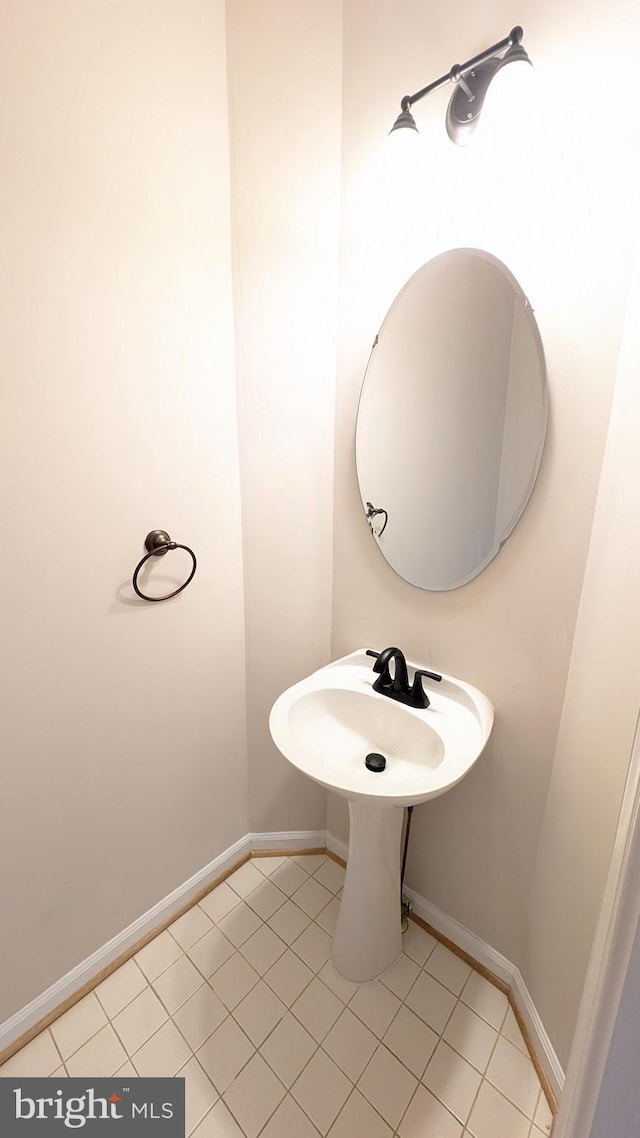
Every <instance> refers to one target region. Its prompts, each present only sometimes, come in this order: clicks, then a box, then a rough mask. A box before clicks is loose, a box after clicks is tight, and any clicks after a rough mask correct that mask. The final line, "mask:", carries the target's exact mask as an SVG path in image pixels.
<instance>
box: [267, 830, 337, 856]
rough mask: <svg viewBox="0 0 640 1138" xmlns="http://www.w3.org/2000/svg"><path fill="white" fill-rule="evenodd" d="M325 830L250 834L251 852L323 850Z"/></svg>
mask: <svg viewBox="0 0 640 1138" xmlns="http://www.w3.org/2000/svg"><path fill="white" fill-rule="evenodd" d="M326 837H327V835H326V831H325V830H288V831H285V832H283V833H280V834H277V833H276V834H252V835H251V850H252V852H253V853H260V851H261V850H313V849H324V847H325V845H326Z"/></svg>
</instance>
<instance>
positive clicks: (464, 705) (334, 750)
mask: <svg viewBox="0 0 640 1138" xmlns="http://www.w3.org/2000/svg"><path fill="white" fill-rule="evenodd" d="M417 666H418V665H415V664H411V663H409V681H410V682H411V681H412V680H413V671H414V668H415V667H417ZM376 679H377V675H376V673H374V671H373V661H372V659H371V657H370V656H367V655H366V652H365V650H364V649H360V650H359V651H357V652H352V653H351V655H349V656H344V657H343V658H342V659H341V660H336V661H335V663H333V664H328V665H327V666H326V667H325V668H320V669H319V670H318V671H317V672H314V673H313V675H311V676H308V677H307V679H306V680H301V681H300V683H298V684H294V685H293V687H290V688H288V690H287V691H285V692H283V694H282V695H281V696H280V697H279V698H278V699H277V700H276V702H275V703H274V705H273V708H272V710H271V716H270V718H269V727H270V728H271V734H272V736H273V740H274V743H275V744H276V746H277V747H278V748H279V750H280V751H281V752H282V754H283V755H284V756H285V758H287V759H288V760H289V762H290V763H292V764H293V766H295V767H297V768H298V770H300V771H302V772H303V773H304V774H306V775H309V778H312V779H315V781H316V782H319V783H321V785H322V786H326V787H327V788H328V789H329V790H333V791H335V792H336V793H337V794H341V795H342V796H343V797H344V798H346V799H347V800H348V803H349V858H348V862H347V873H346V877H345V882H344V888H343V893H342V900H341V902H340V912H339V914H338V922H337V925H336V931H335V935H334V938H333V945H332V950H331V955H332V959H333V963H334V965H335V967H336V968H337V970H338V972H340V973H341V974H342V975H343V976H345V977H346V978H347V979H348V980H355V981H356V982H366V981H368V980H373V979H375V977H376V976H379V975H380V974H381V973H382V972H385V971H386V969H387V968H390V967H391V966H392V965H393V964H394V962H395V961H396V960H397V958H398V957H399V955H400V953H401V951H402V937H401V932H400V846H401V839H402V823H403V817H404V810H403V809H402V807H405V806H415V805H417V804H418V803H420V802H426V801H427V800H428V799H429V798H435V797H436V796H437V795H439V794H444V792H445V791H446V790H449V789H450V788H451V787H452V786H455V784H456V783H457V782H459V781H460V779H461V778H464V776H465V774H467V772H468V771H469V770H471V767H472V766H473V764H474V763H475V761H476V759H477V758H478V757H479V755H480V754H481V752H482V749H483V747H484V745H485V743H486V741H487V739H488V738H489V735H490V732H491V727H492V725H493V708H492V706H491V704H490V703H489V701H488V699H486V697H485V696H483V694H482V692H479V691H478V690H477V688H472V687H470V685H469V684H464V683H462V682H461V681H460V680H454V679H453V678H452V677H451V676H443V677H442V680H441V681H440V682H438V681H437V680H430V679H426V678H425V679H423V681H422V682H423V684H424V690H425V691H426V692H427V693H428V696H429V699H430V701H431V704H430V706H429V707H428V708H425V709H424V710H417V709H415V708H412V707H407V706H406V705H405V704H402V703H398V702H397V701H395V700H392V699H390V698H389V696H386V695H382V694H379V693H378V692H375V691H374V690H373V684H374V681H375V680H376ZM371 752H376V753H377V754H379V755H383V757H384V758H385V759H386V767H385V769H384V770H383V771H380V772H379V773H376V772H374V771H371V770H368V769H367V767H366V765H365V758H366V756H367V755H368V754H370V753H371Z"/></svg>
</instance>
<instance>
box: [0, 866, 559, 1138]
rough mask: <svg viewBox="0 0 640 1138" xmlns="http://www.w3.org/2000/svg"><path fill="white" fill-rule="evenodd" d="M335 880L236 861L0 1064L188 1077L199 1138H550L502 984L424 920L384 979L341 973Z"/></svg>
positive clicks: (326, 873) (338, 882)
mask: <svg viewBox="0 0 640 1138" xmlns="http://www.w3.org/2000/svg"><path fill="white" fill-rule="evenodd" d="M343 878H344V870H343V869H342V868H341V867H340V866H339V865H337V864H336V862H334V861H332V860H331V859H330V858H327V857H325V856H321V855H300V856H296V857H262V858H254V859H253V860H252V861H249V862H246V863H245V865H243V866H241V867H240V868H239V869H238V870H236V872H235V873H233V874H232V876H231V877H229V878H228V879H227V880H226V881H225V882H223V883H222V884H221V885H218V886H217V888H216V889H214V890H213V892H211V893H210V894H209V895H208V896H207V897H205V898H204V900H203V901H201V902H200V904H199V905H195V906H194V907H193V908H192V909H191V910H190V911H189V912H188V913H186V914H185V915H184V916H182V917H180V918H179V919H178V920H177V921H176V922H175V923H174V924H173V925H171V927H170V928H169V929H168V930H166V931H165V932H162V933H160V934H159V936H157V937H156V938H155V939H154V940H153V941H151V942H150V943H149V944H148V945H146V946H145V947H144V948H143V949H141V950H140V952H138V953H137V955H136V956H135V957H133V958H132V959H131V960H129V961H127V963H126V964H123V965H122V967H121V968H119V969H118V970H117V972H114V973H113V975H111V976H110V977H109V978H108V979H107V980H105V981H103V983H102V984H100V985H99V986H98V987H97V988H96V989H95V990H94V991H93V992H91V993H90V994H89V995H88V996H85V997H84V999H82V1000H81V1001H80V1002H79V1003H77V1004H76V1005H75V1006H74V1007H73V1008H71V1009H70V1010H69V1011H67V1012H65V1014H64V1015H63V1016H61V1017H60V1019H58V1020H56V1022H55V1023H53V1024H52V1025H51V1027H50V1028H49V1029H47V1030H46V1031H43V1032H42V1033H41V1034H40V1035H39V1036H37V1037H36V1038H35V1039H33V1040H32V1041H31V1043H29V1044H27V1046H26V1047H24V1048H23V1049H22V1050H21V1051H19V1052H18V1053H17V1054H16V1055H14V1056H13V1057H12V1058H11V1059H9V1060H8V1062H7V1063H5V1065H4V1067H2V1068H0V1075H6V1076H10V1075H18V1076H20V1075H23V1076H25V1077H26V1076H29V1075H51V1076H52V1077H55V1076H56V1075H64V1074H65V1072H66V1073H67V1074H69V1075H78V1076H87V1077H98V1076H102V1075H104V1076H110V1075H114V1074H118V1075H121V1076H124V1075H127V1074H128V1075H132V1076H135V1075H136V1074H138V1075H181V1076H184V1078H185V1080H186V1103H187V1128H186V1132H187V1135H191V1136H192V1138H258V1135H260V1138H317V1136H318V1135H319V1134H320V1135H327V1136H328V1138H392V1136H394V1135H395V1136H396V1138H542V1136H543V1135H549V1133H550V1131H551V1122H552V1119H551V1113H550V1111H549V1108H548V1106H547V1103H546V1100H545V1098H544V1095H543V1093H542V1091H541V1088H540V1084H539V1081H538V1078H537V1076H536V1073H535V1070H534V1067H533V1064H532V1063H531V1060H530V1058H529V1055H528V1053H527V1049H526V1046H525V1044H524V1041H523V1039H522V1036H521V1034H520V1031H519V1029H518V1026H517V1023H516V1020H515V1018H514V1016H513V1012H512V1011H511V1009H510V1008H509V1006H508V1003H507V999H506V996H504V995H503V994H502V992H500V991H498V990H497V989H496V988H494V987H493V986H492V985H491V984H489V983H488V982H487V981H486V980H485V979H483V977H481V976H480V975H479V974H478V973H476V972H474V971H473V970H472V969H471V968H469V967H468V965H466V964H465V963H464V962H463V961H462V960H460V959H459V958H458V957H457V956H454V955H453V954H452V953H451V952H449V951H448V949H446V948H445V947H444V946H443V945H441V944H439V943H438V942H437V941H436V940H434V939H433V937H431V936H430V935H429V934H428V933H426V932H425V931H424V930H423V929H421V928H420V927H419V926H418V925H416V924H415V923H413V922H410V925H409V929H408V931H407V932H406V933H405V934H404V938H403V939H404V953H403V956H402V957H401V959H400V960H399V961H398V962H397V964H395V965H394V967H393V968H391V969H390V970H389V971H388V972H387V973H385V975H384V976H383V977H382V978H381V979H380V980H375V981H373V982H372V983H370V984H361V985H356V984H351V983H349V982H348V981H346V980H344V979H343V978H342V977H341V976H339V975H338V974H337V973H336V972H335V970H334V968H333V966H332V964H331V962H330V959H329V949H330V943H331V933H332V931H333V928H334V926H335V920H336V914H337V909H338V905H339V900H338V895H339V893H340V890H341V888H342V882H343Z"/></svg>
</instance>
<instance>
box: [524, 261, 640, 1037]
mask: <svg viewBox="0 0 640 1138" xmlns="http://www.w3.org/2000/svg"><path fill="white" fill-rule="evenodd" d="M636 263H637V266H638V268H637V271H636V274H635V279H634V282H633V287H632V288H631V290H630V294H629V301H628V305H627V319H626V322H625V329H624V336H623V340H622V350H621V354H620V366H619V370H618V378H617V382H616V388H615V394H614V402H613V406H612V412H611V422H610V427H609V434H608V438H607V447H606V451H605V457H604V463H603V467H602V477H601V479H600V489H599V493H598V503H597V509H596V513H595V518H594V525H593V533H592V539H591V546H590V550H589V557H588V560H587V567H586V572H585V579H584V588H583V592H582V598H581V601H580V609H579V613H578V621H577V624H576V635H575V639H574V644H573V652H572V655H571V665H570V668H569V675H568V682H567V690H566V697H565V702H564V708H563V712H562V719H561V723H560V730H559V734H558V742H557V746H556V753H555V761H554V766H553V774H552V777H551V782H550V785H549V796H548V799H547V804H546V809H545V814H544V819H543V823H542V827H541V832H540V841H539V847H538V855H537V859H536V863H535V872H534V875H533V880H532V891H531V902H530V907H529V914H528V921H529V923H528V933H527V938H526V952H525V957H524V972H525V974H526V977H527V981H528V984H529V987H530V991H531V994H532V996H533V998H534V1001H535V1003H536V1006H537V1008H538V1011H539V1013H540V1015H541V1016H542V1019H543V1022H544V1024H545V1026H546V1027H547V1030H548V1031H549V1032H550V1033H551V1035H552V1037H553V1038H554V1039H556V1040H557V1041H558V1047H559V1049H560V1051H561V1053H562V1054H563V1055H567V1054H568V1051H569V1047H570V1044H571V1038H572V1034H573V1028H574V1021H575V1015H576V1012H577V1008H578V1003H579V1000H580V995H581V991H582V985H583V981H584V975H585V971H586V967H587V962H588V959H589V950H590V946H591V939H592V936H593V932H594V928H595V922H596V919H597V916H598V910H599V907H600V903H601V898H602V893H603V889H604V886H605V882H606V877H607V869H608V864H609V858H610V855H611V849H612V843H613V839H614V834H615V827H616V822H617V819H618V812H619V808H620V802H621V797H622V791H623V788H624V782H625V777H626V774H627V768H628V765H629V757H630V754H631V747H632V743H633V737H634V732H635V729H636V721H637V717H638V707H639V700H640V695H639V693H640V656H639V653H638V644H639V643H640V606H639V605H638V581H639V580H640V510H639V509H638V501H639V500H640V473H639V471H638V439H639V438H640V400H639V399H638V375H639V374H640V320H639V318H638V317H639V313H640V257H637V256H636Z"/></svg>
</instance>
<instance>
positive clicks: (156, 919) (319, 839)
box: [0, 830, 326, 1053]
mask: <svg viewBox="0 0 640 1138" xmlns="http://www.w3.org/2000/svg"><path fill="white" fill-rule="evenodd" d="M325 841H326V834H325V831H324V830H291V831H288V832H286V833H285V832H282V833H273V834H245V836H244V837H243V838H240V840H239V841H237V842H235V843H234V844H233V845H232V846H229V848H228V849H226V850H224V852H223V853H221V854H220V855H219V856H218V857H216V858H214V859H213V861H211V862H209V865H205V866H204V868H203V869H201V870H199V871H198V873H194V875H193V877H190V878H189V880H188V881H185V882H184V884H183V885H179V886H178V888H177V889H174V890H173V892H172V893H169V894H168V895H167V896H166V897H164V898H163V899H162V901H158V903H157V905H154V906H153V908H151V909H149V911H148V912H147V913H144V914H143V915H142V916H141V917H138V919H137V920H136V921H134V922H133V924H131V925H129V926H128V928H126V929H123V931H122V932H121V933H118V934H117V935H116V936H114V937H113V938H112V939H111V940H110V941H108V942H107V944H104V945H103V946H102V948H99V949H97V951H96V952H93V953H92V954H91V956H88V957H87V959H86V960H83V961H82V963H81V964H78V965H76V967H75V968H72V969H71V971H70V972H67V974H66V976H63V977H62V978H61V979H60V980H57V981H56V983H55V984H52V985H51V987H49V988H47V989H46V991H44V992H42V993H41V994H40V995H39V996H36V998H35V999H34V1000H32V1001H31V1003H29V1004H27V1005H26V1007H24V1008H21V1009H20V1011H18V1012H16V1013H15V1015H12V1016H11V1017H10V1018H9V1019H7V1020H5V1022H4V1023H0V1053H1V1052H2V1051H4V1049H5V1048H6V1047H10V1046H11V1044H12V1043H13V1042H14V1041H15V1040H16V1039H19V1038H20V1036H22V1035H25V1034H26V1032H28V1031H30V1029H31V1028H32V1027H34V1026H35V1024H37V1023H39V1022H40V1020H42V1019H44V1018H45V1016H48V1015H50V1014H51V1012H53V1011H55V1009H56V1008H59V1007H60V1006H61V1005H62V1004H64V1003H65V1001H66V1000H68V999H69V998H70V997H71V996H73V995H74V994H75V993H76V992H78V991H79V990H80V988H83V987H84V985H85V984H88V983H90V981H91V980H93V979H94V977H96V976H98V975H99V973H100V972H102V971H103V969H105V968H107V967H108V966H109V964H111V963H113V961H114V960H117V959H118V957H119V956H122V954H123V953H125V952H127V950H128V949H130V948H132V947H133V946H134V945H135V944H137V943H138V941H140V940H142V939H143V938H144V937H145V936H147V935H148V934H149V933H150V932H153V930H154V929H156V928H158V927H159V926H160V925H162V924H165V923H166V922H167V921H169V920H170V919H171V917H172V915H173V914H174V913H177V912H179V910H180V909H182V908H184V906H185V905H188V904H189V901H190V900H191V899H192V898H193V897H195V896H197V894H198V893H199V892H200V891H201V890H202V889H205V888H206V886H207V885H208V884H209V883H211V882H213V881H215V879H216V878H217V877H220V876H221V875H222V874H223V873H226V871H227V870H229V869H231V868H232V867H233V866H234V865H235V864H236V862H239V861H242V859H243V858H245V857H246V856H247V854H249V853H251V852H256V853H258V852H259V851H260V850H280V849H317V848H318V847H321V848H322V847H324V845H325Z"/></svg>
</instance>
